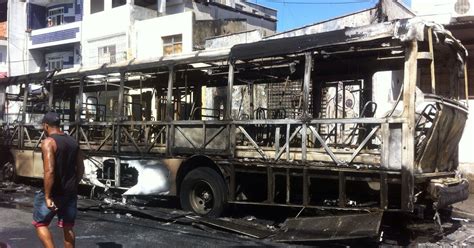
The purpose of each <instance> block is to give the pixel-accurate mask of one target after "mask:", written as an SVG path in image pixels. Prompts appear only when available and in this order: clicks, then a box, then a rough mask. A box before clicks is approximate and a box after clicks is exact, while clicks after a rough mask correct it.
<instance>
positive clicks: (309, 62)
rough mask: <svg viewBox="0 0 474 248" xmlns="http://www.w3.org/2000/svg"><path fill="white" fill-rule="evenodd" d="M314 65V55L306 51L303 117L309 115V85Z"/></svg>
mask: <svg viewBox="0 0 474 248" xmlns="http://www.w3.org/2000/svg"><path fill="white" fill-rule="evenodd" d="M312 67H313V56H312V55H311V53H305V67H304V81H303V118H306V117H308V116H309V85H310V83H311V71H312Z"/></svg>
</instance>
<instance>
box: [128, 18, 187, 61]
mask: <svg viewBox="0 0 474 248" xmlns="http://www.w3.org/2000/svg"><path fill="white" fill-rule="evenodd" d="M171 23H172V24H173V25H170V24H171ZM192 24H193V12H189V11H188V12H184V13H180V14H174V15H167V16H162V17H158V18H154V19H149V20H143V21H137V22H135V30H136V46H135V47H134V49H135V51H136V55H137V56H136V57H137V58H138V59H147V58H154V57H160V56H163V40H162V37H164V36H170V35H178V34H181V35H182V38H183V40H182V41H183V47H182V49H183V53H189V52H192V51H193V25H192ZM151 30H153V31H151Z"/></svg>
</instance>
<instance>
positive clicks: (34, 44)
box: [30, 22, 81, 49]
mask: <svg viewBox="0 0 474 248" xmlns="http://www.w3.org/2000/svg"><path fill="white" fill-rule="evenodd" d="M80 32H81V22H73V23H67V24H63V25H58V26H53V27H47V28H42V29H37V30H33V31H31V36H30V37H31V38H30V48H31V49H35V48H41V47H48V46H55V45H63V44H70V43H75V42H80V39H81V36H80Z"/></svg>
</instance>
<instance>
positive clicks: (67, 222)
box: [33, 112, 84, 248]
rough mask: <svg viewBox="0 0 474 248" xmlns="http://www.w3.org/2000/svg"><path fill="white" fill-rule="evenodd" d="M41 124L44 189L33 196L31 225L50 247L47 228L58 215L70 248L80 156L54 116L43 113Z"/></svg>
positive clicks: (56, 115) (82, 172) (82, 158)
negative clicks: (43, 134)
mask: <svg viewBox="0 0 474 248" xmlns="http://www.w3.org/2000/svg"><path fill="white" fill-rule="evenodd" d="M42 125H43V130H44V133H45V135H46V136H47V138H46V139H45V140H43V142H42V144H41V151H42V153H43V168H44V189H43V190H40V191H38V192H36V194H35V201H34V210H33V225H34V226H35V227H36V233H37V234H38V237H39V239H40V240H41V242H42V244H43V246H44V247H46V248H50V247H54V242H53V237H52V235H51V232H50V231H49V228H48V226H49V223H50V222H51V221H52V219H53V218H54V216H55V215H58V226H59V227H61V228H63V232H64V247H66V248H69V247H74V246H75V235H74V231H73V229H72V228H73V226H74V221H75V219H76V213H77V187H78V184H79V181H80V180H81V179H82V176H83V174H84V157H83V153H82V151H81V150H80V149H79V145H78V143H77V141H76V140H75V139H73V138H72V137H70V136H69V135H66V134H64V133H63V132H62V131H61V129H60V127H59V126H60V118H59V115H58V114H57V113H54V112H48V113H46V114H45V115H44V117H43V120H42Z"/></svg>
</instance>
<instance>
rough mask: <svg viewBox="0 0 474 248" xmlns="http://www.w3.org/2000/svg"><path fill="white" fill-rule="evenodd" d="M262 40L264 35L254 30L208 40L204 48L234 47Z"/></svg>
mask: <svg viewBox="0 0 474 248" xmlns="http://www.w3.org/2000/svg"><path fill="white" fill-rule="evenodd" d="M261 39H262V34H261V33H260V32H259V31H258V30H254V31H248V32H241V33H236V34H231V35H224V36H219V37H214V38H210V39H206V42H205V45H204V46H205V48H206V49H213V48H223V47H232V46H234V45H236V44H242V43H250V42H257V41H259V40H261Z"/></svg>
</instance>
